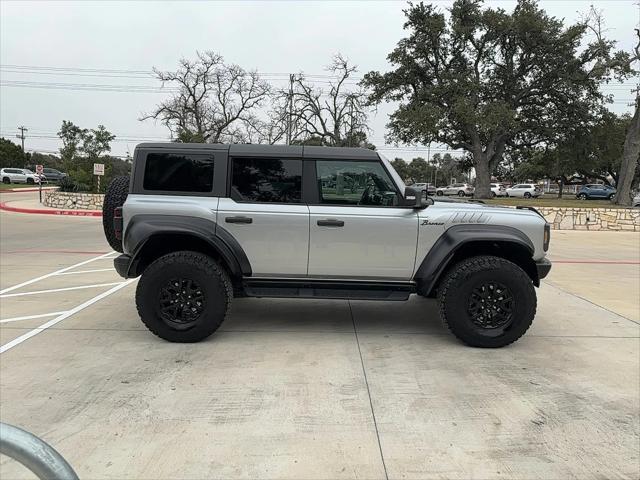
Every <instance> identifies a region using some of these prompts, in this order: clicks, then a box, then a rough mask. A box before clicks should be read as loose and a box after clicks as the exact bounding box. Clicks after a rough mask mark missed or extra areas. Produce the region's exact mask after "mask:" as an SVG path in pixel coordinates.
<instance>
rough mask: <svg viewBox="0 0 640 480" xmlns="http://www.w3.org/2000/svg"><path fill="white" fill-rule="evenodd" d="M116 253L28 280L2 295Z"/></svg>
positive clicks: (1, 291)
mask: <svg viewBox="0 0 640 480" xmlns="http://www.w3.org/2000/svg"><path fill="white" fill-rule="evenodd" d="M113 253H116V252H109V253H105V254H104V255H100V256H98V257H93V258H90V259H89V260H85V261H84V262H80V263H76V264H75V265H71V266H70V267H65V268H62V269H60V270H56V271H55V272H51V273H47V274H46V275H42V276H40V277H37V278H32V279H31V280H27V281H26V282H22V283H19V284H18V285H14V286H13V287H8V288H5V289H4V290H0V295H1V294H3V293H7V292H11V291H13V290H17V289H18V288H21V287H25V286H27V285H31V284H32V283H35V282H39V281H40V280H44V279H45V278H49V277H52V276H54V275H59V274H61V273H63V272H67V271H69V270H71V269H74V268H76V267H80V266H82V265H86V264H87V263H91V262H95V261H96V260H101V259H103V258H110V257H109V256H110V255H111V254H113Z"/></svg>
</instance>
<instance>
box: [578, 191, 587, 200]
mask: <svg viewBox="0 0 640 480" xmlns="http://www.w3.org/2000/svg"><path fill="white" fill-rule="evenodd" d="M578 199H579V200H586V199H587V195H586V194H585V193H579V194H578Z"/></svg>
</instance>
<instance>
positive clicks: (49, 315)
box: [0, 310, 67, 323]
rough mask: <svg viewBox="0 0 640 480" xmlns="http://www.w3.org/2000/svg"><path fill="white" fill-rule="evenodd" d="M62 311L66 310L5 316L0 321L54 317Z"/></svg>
mask: <svg viewBox="0 0 640 480" xmlns="http://www.w3.org/2000/svg"><path fill="white" fill-rule="evenodd" d="M63 313H67V311H66V310H65V311H63V312H51V313H41V314H40V315H26V316H24V317H12V318H5V319H4V320H0V323H9V322H19V321H20V320H31V319H32V318H44V317H55V316H56V315H62V314H63Z"/></svg>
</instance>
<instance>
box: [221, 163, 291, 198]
mask: <svg viewBox="0 0 640 480" xmlns="http://www.w3.org/2000/svg"><path fill="white" fill-rule="evenodd" d="M231 163H232V166H231V198H233V199H234V200H237V201H240V202H266V203H300V201H301V199H302V160H299V159H279V158H234V159H232V161H231Z"/></svg>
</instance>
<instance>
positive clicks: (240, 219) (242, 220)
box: [224, 217, 253, 223]
mask: <svg viewBox="0 0 640 480" xmlns="http://www.w3.org/2000/svg"><path fill="white" fill-rule="evenodd" d="M224 221H225V222H227V223H253V218H251V217H227V218H225V219H224Z"/></svg>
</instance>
